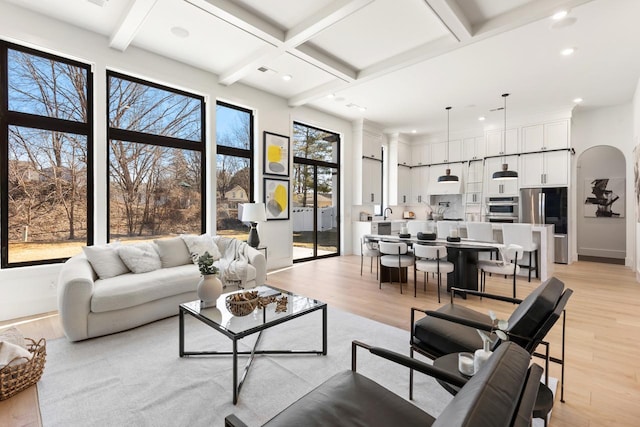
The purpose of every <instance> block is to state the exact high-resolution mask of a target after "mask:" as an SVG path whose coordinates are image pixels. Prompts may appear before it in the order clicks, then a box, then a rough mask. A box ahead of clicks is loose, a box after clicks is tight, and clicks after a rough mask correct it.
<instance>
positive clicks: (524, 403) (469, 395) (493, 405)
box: [225, 341, 542, 427]
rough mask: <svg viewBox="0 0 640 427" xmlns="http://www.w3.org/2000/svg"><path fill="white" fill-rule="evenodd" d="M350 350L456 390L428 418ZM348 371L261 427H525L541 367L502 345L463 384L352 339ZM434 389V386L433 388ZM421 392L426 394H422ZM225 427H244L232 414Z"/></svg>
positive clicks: (511, 345)
mask: <svg viewBox="0 0 640 427" xmlns="http://www.w3.org/2000/svg"><path fill="white" fill-rule="evenodd" d="M355 346H361V347H365V348H367V349H369V351H370V352H371V353H372V354H375V355H377V356H380V357H383V358H385V359H388V360H390V361H393V362H396V363H400V364H402V365H404V366H407V367H410V368H412V369H414V370H416V371H419V372H422V373H425V374H427V375H430V376H433V377H434V378H437V379H441V380H444V381H447V382H451V383H453V384H454V385H458V386H461V387H462V388H461V389H460V391H459V392H458V394H456V395H455V396H454V398H453V400H452V401H451V402H450V403H449V404H448V405H447V406H446V408H445V409H444V410H443V412H442V413H441V414H440V415H439V416H438V417H437V418H434V417H433V416H431V415H430V414H428V413H426V412H424V411H423V410H421V409H420V408H418V407H416V406H415V405H413V404H412V403H411V402H409V401H407V400H405V399H403V398H401V397H400V396H398V395H397V394H395V393H393V392H391V391H389V390H387V389H386V388H385V387H384V386H383V385H380V384H378V383H376V382H374V381H372V380H371V379H369V378H367V377H365V376H363V375H361V374H359V373H358V372H356V364H355ZM352 354H353V357H354V360H353V363H352V370H350V371H345V372H340V373H338V374H336V375H334V376H333V377H331V378H329V379H328V380H327V381H325V382H324V383H323V384H321V385H320V386H318V387H317V388H315V389H314V390H312V391H310V392H309V393H308V394H306V395H304V396H302V397H301V398H300V399H298V400H297V401H296V402H294V403H293V404H292V405H291V406H289V407H288V408H286V409H285V410H283V411H282V412H280V413H279V414H278V415H276V416H275V417H274V418H272V419H271V420H270V421H268V422H267V423H266V424H265V426H269V427H278V426H290V427H293V426H296V427H298V426H305V427H312V426H318V427H320V426H323V427H324V426H332V427H333V426H354V427H355V426H374V427H375V426H402V427H410V426H422V427H425V426H447V427H462V426H466V427H493V426H495V427H498V426H501V427H504V426H517V427H525V426H529V425H530V422H531V414H532V410H533V405H534V403H535V398H536V393H537V390H538V387H539V385H540V377H541V374H542V368H540V367H539V366H538V365H531V367H530V366H529V363H530V355H529V353H527V352H526V351H525V350H523V349H522V348H521V347H519V346H518V345H516V344H514V343H511V342H507V343H505V344H503V345H501V346H500V347H499V348H498V349H497V350H496V351H495V352H494V353H493V355H492V356H491V357H490V358H489V361H488V362H487V364H486V365H485V366H484V367H483V369H482V370H481V371H480V372H478V373H477V374H476V375H475V376H473V377H472V378H471V379H470V380H469V381H468V382H466V383H465V382H464V381H462V382H461V379H460V378H459V377H457V376H452V375H451V374H450V373H448V372H447V371H443V370H440V369H437V368H435V367H433V366H431V365H428V364H426V363H423V362H421V361H419V360H416V359H411V358H409V357H407V356H404V355H401V354H398V353H394V352H391V351H389V350H385V349H382V348H377V347H370V346H367V345H366V344H362V343H358V342H355V341H354V351H353V353H352ZM438 387H439V386H438ZM425 392H428V390H426V391H425ZM225 426H226V427H246V425H245V424H244V423H243V422H242V421H241V420H239V419H238V418H237V417H236V416H235V415H229V416H228V417H226V418H225Z"/></svg>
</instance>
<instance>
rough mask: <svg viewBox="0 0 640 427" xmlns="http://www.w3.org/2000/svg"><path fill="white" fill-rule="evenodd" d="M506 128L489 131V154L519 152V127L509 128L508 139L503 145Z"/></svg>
mask: <svg viewBox="0 0 640 427" xmlns="http://www.w3.org/2000/svg"><path fill="white" fill-rule="evenodd" d="M504 133H505V132H504V130H490V131H487V134H486V141H487V156H489V157H490V156H502V155H505V154H517V153H518V152H519V149H518V129H517V128H514V129H507V132H506V134H507V141H506V144H504V145H503V143H502V139H503V137H504Z"/></svg>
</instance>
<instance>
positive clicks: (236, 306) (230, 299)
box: [225, 291, 260, 316]
mask: <svg viewBox="0 0 640 427" xmlns="http://www.w3.org/2000/svg"><path fill="white" fill-rule="evenodd" d="M259 299H260V298H259V297H258V292H256V291H251V292H241V293H237V294H231V295H229V296H227V297H226V298H225V304H226V306H227V310H229V312H230V313H231V314H233V315H234V316H246V315H248V314H251V313H252V312H253V310H255V308H256V307H257V306H258V300H259Z"/></svg>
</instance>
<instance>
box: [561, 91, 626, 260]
mask: <svg viewBox="0 0 640 427" xmlns="http://www.w3.org/2000/svg"><path fill="white" fill-rule="evenodd" d="M632 111H633V109H632V105H631V103H628V104H623V105H618V106H613V107H604V108H596V109H588V110H583V109H582V108H576V110H574V112H573V117H572V121H571V145H572V146H573V147H574V149H575V151H576V154H575V159H580V158H581V156H582V154H583V153H584V152H585V151H586V150H588V149H589V148H592V147H596V146H600V145H608V146H611V147H615V148H617V149H618V150H620V152H622V154H623V155H624V159H625V160H624V163H625V171H624V174H623V175H622V176H624V177H625V178H626V191H625V196H626V201H627V203H626V212H625V219H624V221H625V226H626V229H627V230H634V229H635V226H634V222H635V206H634V203H631V201H632V200H634V196H633V185H631V183H633V182H634V178H633V136H632V135H633V120H632V117H633V115H632ZM575 159H574V161H573V162H572V170H571V182H573V183H577V182H578V177H579V175H578V168H577V166H578V162H577V161H575ZM578 187H580V188H581V187H582V186H581V185H573V186H572V187H571V189H570V194H569V197H570V199H571V202H570V203H569V205H570V208H569V210H570V212H569V216H570V218H572V219H576V218H578V216H580V215H582V214H583V213H582V203H583V202H584V200H582V197H583V194H582V193H578ZM570 228H571V235H572V236H571V237H570V239H571V246H572V247H573V248H576V247H577V233H578V232H580V230H579V229H578V221H572V223H571V225H570ZM625 237H626V239H625V248H624V250H625V252H626V258H625V265H627V266H629V267H631V266H633V265H635V241H634V238H633V235H632V234H631V233H626V236H625ZM605 238H606V237H605ZM610 243H611V242H607V243H606V247H612V246H613V245H611V244H610ZM572 256H573V261H575V260H577V252H572Z"/></svg>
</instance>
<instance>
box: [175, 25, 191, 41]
mask: <svg viewBox="0 0 640 427" xmlns="http://www.w3.org/2000/svg"><path fill="white" fill-rule="evenodd" d="M171 34H173V35H174V36H176V37H179V38H181V39H186V38H187V37H189V31H187V30H186V29H184V28H182V27H172V28H171Z"/></svg>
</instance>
